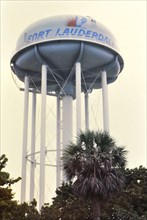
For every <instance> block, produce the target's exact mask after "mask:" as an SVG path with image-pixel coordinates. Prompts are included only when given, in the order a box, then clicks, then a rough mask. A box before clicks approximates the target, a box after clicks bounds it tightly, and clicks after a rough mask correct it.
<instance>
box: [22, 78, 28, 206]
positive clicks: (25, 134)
mask: <svg viewBox="0 0 147 220" xmlns="http://www.w3.org/2000/svg"><path fill="white" fill-rule="evenodd" d="M28 107H29V77H28V76H25V91H24V119H23V144H22V174H21V177H22V180H21V199H20V200H21V203H23V202H25V200H26V168H27V158H26V155H27V139H28Z"/></svg>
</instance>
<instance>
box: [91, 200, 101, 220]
mask: <svg viewBox="0 0 147 220" xmlns="http://www.w3.org/2000/svg"><path fill="white" fill-rule="evenodd" d="M91 205H92V216H93V220H100V203H99V201H98V200H97V199H93V200H92V201H91Z"/></svg>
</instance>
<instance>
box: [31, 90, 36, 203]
mask: <svg viewBox="0 0 147 220" xmlns="http://www.w3.org/2000/svg"><path fill="white" fill-rule="evenodd" d="M35 133H36V91H35V89H34V91H33V93H32V132H31V170H30V202H31V201H33V199H34V179H35Z"/></svg>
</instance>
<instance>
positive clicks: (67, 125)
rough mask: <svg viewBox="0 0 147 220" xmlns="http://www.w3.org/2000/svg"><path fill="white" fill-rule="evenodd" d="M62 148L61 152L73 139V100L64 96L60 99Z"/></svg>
mask: <svg viewBox="0 0 147 220" xmlns="http://www.w3.org/2000/svg"><path fill="white" fill-rule="evenodd" d="M62 103H63V112H62V121H63V125H62V128H63V130H62V146H63V150H64V149H65V147H66V146H67V144H68V143H69V142H70V141H72V138H73V98H72V97H71V96H64V97H63V99H62Z"/></svg>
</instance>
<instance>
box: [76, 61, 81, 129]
mask: <svg viewBox="0 0 147 220" xmlns="http://www.w3.org/2000/svg"><path fill="white" fill-rule="evenodd" d="M76 125H77V133H78V132H79V131H80V130H81V63H79V62H78V63H76Z"/></svg>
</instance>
